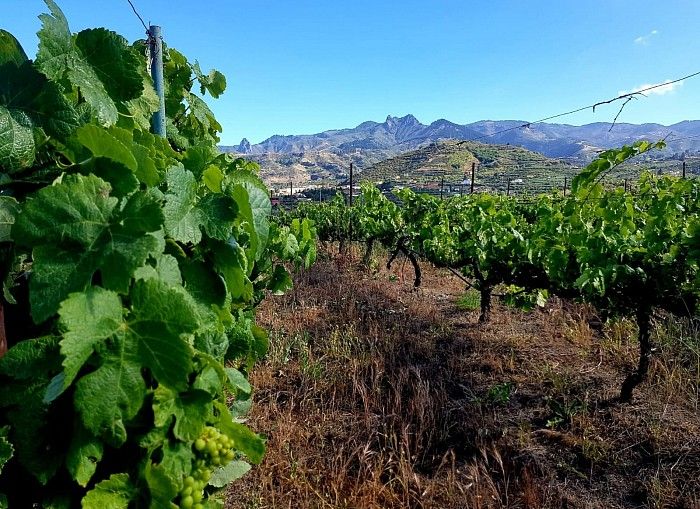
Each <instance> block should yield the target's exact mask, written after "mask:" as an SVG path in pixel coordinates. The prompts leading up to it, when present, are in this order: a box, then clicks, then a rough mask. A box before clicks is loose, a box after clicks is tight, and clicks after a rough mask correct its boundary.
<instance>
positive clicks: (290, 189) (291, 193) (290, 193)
mask: <svg viewBox="0 0 700 509" xmlns="http://www.w3.org/2000/svg"><path fill="white" fill-rule="evenodd" d="M293 194H294V187H293V186H292V181H291V180H290V181H289V197H290V198H291V197H292V195H293Z"/></svg>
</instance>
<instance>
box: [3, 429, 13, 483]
mask: <svg viewBox="0 0 700 509" xmlns="http://www.w3.org/2000/svg"><path fill="white" fill-rule="evenodd" d="M14 452H15V448H14V447H12V444H11V443H10V441H9V440H7V437H4V436H0V474H1V473H2V469H3V467H4V466H5V463H7V462H8V461H10V458H12V456H14Z"/></svg>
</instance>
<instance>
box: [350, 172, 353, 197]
mask: <svg viewBox="0 0 700 509" xmlns="http://www.w3.org/2000/svg"><path fill="white" fill-rule="evenodd" d="M352 187H353V182H352V163H350V206H351V207H352Z"/></svg>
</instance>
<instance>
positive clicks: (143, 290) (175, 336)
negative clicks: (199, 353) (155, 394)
mask: <svg viewBox="0 0 700 509" xmlns="http://www.w3.org/2000/svg"><path fill="white" fill-rule="evenodd" d="M188 297H189V296H188V295H187V294H186V293H185V292H184V291H182V290H180V289H176V288H172V287H169V286H168V285H166V284H165V283H163V282H162V281H158V280H155V279H148V280H139V281H136V283H134V288H133V290H132V292H131V307H132V314H131V316H130V317H129V319H128V322H129V332H130V336H132V337H133V339H134V341H135V342H136V345H137V349H138V355H139V358H140V359H141V362H142V363H143V365H144V366H146V367H148V368H149V369H150V370H151V371H152V372H153V376H155V378H156V380H158V381H159V382H160V383H161V384H163V385H165V386H166V387H170V388H173V389H176V390H184V389H185V388H186V387H187V379H188V377H189V374H190V373H191V372H192V354H193V350H192V347H191V346H190V343H189V342H188V341H187V335H188V334H192V333H194V331H196V330H197V329H198V328H199V326H200V324H199V317H198V314H197V310H196V308H195V305H194V303H193V302H192V301H191V299H190V298H188Z"/></svg>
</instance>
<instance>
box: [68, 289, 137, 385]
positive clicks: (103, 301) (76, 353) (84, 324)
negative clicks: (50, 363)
mask: <svg viewBox="0 0 700 509" xmlns="http://www.w3.org/2000/svg"><path fill="white" fill-rule="evenodd" d="M58 314H59V316H60V324H61V327H62V328H63V329H64V330H65V331H66V332H64V334H63V339H62V340H61V354H62V355H63V357H64V360H63V368H64V374H65V379H64V385H63V388H64V389H65V388H67V387H69V386H70V384H71V383H72V382H73V380H74V379H75V377H76V376H77V374H78V372H79V371H80V368H82V366H83V364H85V362H86V361H87V360H88V359H89V358H90V356H91V355H92V353H93V351H94V350H95V347H96V346H97V345H98V344H100V343H103V342H104V341H106V340H107V339H109V338H111V337H113V336H114V335H116V334H117V333H118V332H120V331H121V330H122V329H123V322H124V319H123V308H122V303H121V299H120V298H119V295H117V294H116V293H114V292H110V291H108V290H105V289H103V288H100V287H98V286H93V287H91V288H89V289H88V290H87V291H86V292H83V293H74V294H72V295H70V296H69V297H68V298H67V299H66V300H64V301H63V302H62V303H61V307H60V308H59V311H58Z"/></svg>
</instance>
